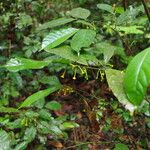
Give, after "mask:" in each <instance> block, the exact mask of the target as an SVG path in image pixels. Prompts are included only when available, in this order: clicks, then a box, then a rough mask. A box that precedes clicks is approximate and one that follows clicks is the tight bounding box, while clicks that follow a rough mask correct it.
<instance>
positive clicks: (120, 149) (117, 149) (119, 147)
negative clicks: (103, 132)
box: [113, 143, 129, 150]
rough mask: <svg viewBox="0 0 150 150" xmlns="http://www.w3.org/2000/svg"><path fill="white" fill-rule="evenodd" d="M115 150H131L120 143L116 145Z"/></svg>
mask: <svg viewBox="0 0 150 150" xmlns="http://www.w3.org/2000/svg"><path fill="white" fill-rule="evenodd" d="M113 150H129V148H128V146H127V145H125V144H122V143H118V144H116V145H115V148H114V149H113Z"/></svg>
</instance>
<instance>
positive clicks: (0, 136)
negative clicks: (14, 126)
mask: <svg viewBox="0 0 150 150" xmlns="http://www.w3.org/2000/svg"><path fill="white" fill-rule="evenodd" d="M10 142H11V141H10V137H9V135H8V133H7V132H5V131H4V130H0V149H1V150H9V149H11V147H10Z"/></svg>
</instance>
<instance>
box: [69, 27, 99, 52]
mask: <svg viewBox="0 0 150 150" xmlns="http://www.w3.org/2000/svg"><path fill="white" fill-rule="evenodd" d="M95 36H96V32H95V31H94V30H90V29H82V30H79V31H78V32H77V33H76V34H75V35H74V36H73V38H72V40H71V47H72V49H73V50H75V51H76V52H78V53H79V52H80V50H81V48H83V47H89V46H90V45H91V44H92V43H93V41H94V39H95Z"/></svg>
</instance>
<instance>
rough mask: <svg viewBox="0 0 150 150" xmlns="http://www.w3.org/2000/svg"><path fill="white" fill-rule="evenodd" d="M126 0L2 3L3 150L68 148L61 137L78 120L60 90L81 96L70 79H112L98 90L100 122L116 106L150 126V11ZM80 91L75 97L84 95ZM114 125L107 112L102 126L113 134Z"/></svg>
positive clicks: (0, 133) (123, 114) (0, 122)
mask: <svg viewBox="0 0 150 150" xmlns="http://www.w3.org/2000/svg"><path fill="white" fill-rule="evenodd" d="M123 2H124V1H115V0H114V1H110V0H109V1H106V0H103V1H101V3H100V2H98V1H96V0H72V1H69V0H63V1H60V0H51V1H48V0H37V1H35V0H13V1H11V2H10V1H3V2H0V13H1V16H0V26H1V27H0V53H1V55H0V85H1V86H0V128H1V129H0V150H11V149H12V150H23V149H30V148H31V149H35V150H43V149H48V148H49V145H52V146H54V147H56V148H60V149H61V148H63V145H61V143H59V142H58V141H61V142H64V141H67V140H68V139H69V133H70V132H71V130H73V129H74V128H79V127H80V122H77V121H76V120H77V118H78V116H77V115H76V114H75V113H70V114H69V113H61V111H62V110H63V109H64V107H63V103H67V102H63V98H62V99H61V96H64V97H65V96H66V95H71V94H72V95H76V96H77V95H78V91H77V90H76V89H75V88H74V87H73V86H71V85H66V84H65V79H66V80H69V81H70V83H72V82H77V81H78V82H79V83H88V82H89V81H91V80H92V81H93V80H95V81H96V82H97V83H99V85H104V84H105V85H107V88H109V95H107V96H104V97H102V96H100V95H99V93H98V92H99V91H102V90H103V89H97V90H95V91H92V92H93V93H94V94H93V95H94V96H93V97H96V99H98V103H97V104H96V109H92V111H93V112H94V114H95V115H96V121H97V122H98V123H100V122H101V119H102V118H103V113H104V111H105V110H106V109H109V108H110V107H111V109H112V111H113V112H114V113H116V114H119V115H120V116H121V117H122V118H123V119H124V121H125V123H131V122H132V121H133V118H134V117H135V116H136V115H139V116H140V117H144V118H145V126H146V128H150V105H149V103H150V98H149V85H150V67H149V66H150V47H149V45H150V24H149V19H148V17H149V16H148V15H149V14H148V13H146V12H145V9H146V8H145V7H144V6H143V4H142V2H140V1H136V2H135V1H133V2H131V1H130V2H128V3H127V4H128V5H127V6H124V5H123V4H124V3H123ZM146 7H147V10H149V4H148V3H146ZM78 82H77V83H78ZM100 87H103V86H100ZM83 91H84V89H83ZM78 97H80V98H78V99H76V102H77V101H78V102H77V103H81V101H80V100H79V99H85V97H84V96H83V95H82V94H80V95H78ZM91 97H92V95H91ZM67 101H69V99H68V100H67ZM84 101H85V100H84ZM85 103H86V102H85ZM81 105H83V104H82V103H81ZM108 106H109V107H108ZM80 111H83V110H80ZM109 126H110V120H109V118H107V119H106V122H105V125H104V126H103V129H102V130H103V131H104V132H108V133H109V129H110V127H109ZM115 132H116V131H115ZM118 132H121V134H123V132H122V131H118ZM49 141H53V142H51V144H50V142H49ZM54 141H55V143H54ZM56 141H57V144H56ZM142 142H143V141H142ZM142 142H141V143H140V146H141V147H143V148H145V149H147V148H148V143H147V141H146V140H145V141H144V142H143V143H144V144H143V143H142ZM58 144H59V146H58ZM113 144H114V146H113V149H114V150H121V149H122V150H128V149H129V147H130V146H128V145H125V144H123V143H121V142H120V140H118V139H116V141H115V143H113ZM82 145H84V146H85V145H88V144H83V143H82V144H81V147H80V144H79V146H78V147H79V149H80V148H81V149H82V148H83V147H82ZM64 149H65V147H64ZM83 149H84V148H83ZM86 149H88V146H87V147H86Z"/></svg>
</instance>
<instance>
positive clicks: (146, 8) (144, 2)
mask: <svg viewBox="0 0 150 150" xmlns="http://www.w3.org/2000/svg"><path fill="white" fill-rule="evenodd" d="M141 1H142V4H143V6H144V9H145V12H146V15H147V17H148V20H149V22H150V11H149V9H148V6H147V2H146V0H141Z"/></svg>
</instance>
